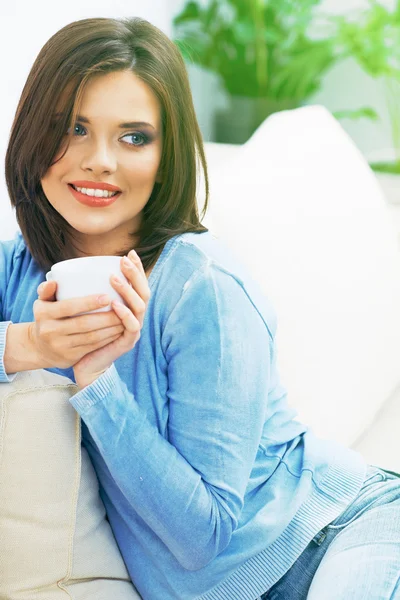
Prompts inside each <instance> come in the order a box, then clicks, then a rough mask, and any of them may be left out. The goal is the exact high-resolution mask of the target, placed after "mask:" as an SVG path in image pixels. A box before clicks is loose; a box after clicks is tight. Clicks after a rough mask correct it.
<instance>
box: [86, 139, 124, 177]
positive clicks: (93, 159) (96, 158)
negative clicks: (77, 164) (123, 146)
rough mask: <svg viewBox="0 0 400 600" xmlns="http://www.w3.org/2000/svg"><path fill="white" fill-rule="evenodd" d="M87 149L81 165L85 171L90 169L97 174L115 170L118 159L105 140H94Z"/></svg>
mask: <svg viewBox="0 0 400 600" xmlns="http://www.w3.org/2000/svg"><path fill="white" fill-rule="evenodd" d="M85 150H86V151H85V154H84V156H83V158H82V161H81V167H82V169H83V170H84V171H89V172H91V173H94V174H96V175H100V174H102V173H114V172H115V170H116V168H117V159H116V156H115V154H114V152H113V151H112V149H111V148H110V147H109V145H108V144H107V143H106V142H105V141H98V142H93V143H92V144H90V145H88V146H87V147H86V149H85Z"/></svg>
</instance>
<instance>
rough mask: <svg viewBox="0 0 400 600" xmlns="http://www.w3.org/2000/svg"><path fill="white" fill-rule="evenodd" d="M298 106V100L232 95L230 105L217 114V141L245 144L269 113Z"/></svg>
mask: <svg viewBox="0 0 400 600" xmlns="http://www.w3.org/2000/svg"><path fill="white" fill-rule="evenodd" d="M298 106H299V102H298V101H295V100H290V99H289V100H282V101H277V100H274V99H270V98H249V97H247V96H230V98H229V107H228V108H227V109H225V110H223V111H218V112H217V113H216V115H215V137H216V139H215V141H216V142H220V143H226V144H244V143H245V142H247V140H248V139H249V138H250V137H251V135H252V134H253V133H254V132H255V130H256V129H257V127H258V126H259V125H261V123H262V122H263V121H264V120H265V119H266V118H267V117H268V116H269V115H272V114H273V113H275V112H279V111H281V110H289V109H292V108H297V107H298Z"/></svg>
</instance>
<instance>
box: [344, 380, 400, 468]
mask: <svg viewBox="0 0 400 600" xmlns="http://www.w3.org/2000/svg"><path fill="white" fill-rule="evenodd" d="M399 423H400V386H399V387H398V388H397V390H395V392H394V393H393V394H392V395H391V396H390V398H388V399H387V400H386V402H385V403H384V405H383V406H382V407H381V409H380V410H379V412H378V414H377V415H376V416H375V418H374V421H373V423H372V424H371V425H370V426H369V427H368V429H367V430H366V431H365V432H364V433H363V434H362V436H361V437H360V438H359V439H358V440H356V442H355V444H353V448H354V450H358V452H361V454H362V455H363V456H364V458H365V459H366V460H367V462H368V463H369V464H371V465H377V466H378V467H379V466H381V467H383V468H384V469H389V470H390V471H396V472H397V473H400V435H399Z"/></svg>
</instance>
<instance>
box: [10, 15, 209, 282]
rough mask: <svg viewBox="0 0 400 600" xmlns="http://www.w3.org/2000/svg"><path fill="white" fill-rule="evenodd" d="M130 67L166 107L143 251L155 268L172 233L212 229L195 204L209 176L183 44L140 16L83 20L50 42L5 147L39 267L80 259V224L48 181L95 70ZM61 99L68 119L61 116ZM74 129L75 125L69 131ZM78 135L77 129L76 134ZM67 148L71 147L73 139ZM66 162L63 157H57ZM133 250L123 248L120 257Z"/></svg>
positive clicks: (139, 234) (14, 197) (14, 194)
mask: <svg viewBox="0 0 400 600" xmlns="http://www.w3.org/2000/svg"><path fill="white" fill-rule="evenodd" d="M123 70H131V71H132V72H134V73H135V75H136V76H137V77H139V78H140V79H141V80H142V81H144V82H145V83H146V84H147V85H148V86H149V87H150V88H151V89H152V91H153V93H154V94H155V95H156V97H157V98H158V100H159V102H160V105H161V121H162V129H163V132H162V137H163V150H162V157H161V164H160V172H161V173H162V182H161V183H155V185H154V188H153V191H152V193H151V195H150V198H149V200H148V202H147V204H146V206H145V208H144V210H143V219H142V224H141V227H140V229H139V231H136V232H132V236H135V238H137V239H138V240H139V245H136V247H135V249H136V251H137V252H138V254H139V256H140V257H141V259H142V262H143V265H144V268H145V269H147V268H149V267H150V266H152V265H153V264H154V262H155V260H156V258H157V256H158V254H159V252H160V251H161V250H162V248H163V246H164V244H165V243H166V241H168V239H169V238H171V237H172V236H174V235H177V234H180V233H183V232H187V231H192V232H202V231H207V229H206V227H204V226H203V225H202V224H201V222H200V217H199V214H198V208H197V202H196V187H197V169H198V166H199V164H200V163H201V167H202V169H203V172H204V177H205V191H206V197H205V203H204V207H203V211H202V214H201V218H204V214H205V212H206V210H207V205H208V177H207V166H206V160H205V155H204V148H203V142H202V136H201V133H200V130H199V126H198V123H197V119H196V116H195V111H194V107H193V101H192V95H191V91H190V86H189V81H188V76H187V71H186V67H185V64H184V62H183V59H182V56H181V54H180V52H179V50H178V49H177V47H176V46H175V44H174V43H173V42H172V41H171V40H170V39H169V38H168V37H167V36H166V35H165V34H164V33H162V31H160V30H159V29H158V28H157V27H155V26H154V25H152V24H151V23H149V22H148V21H145V20H143V19H139V18H131V19H104V18H98V19H83V20H81V21H75V22H73V23H70V24H69V25H67V26H66V27H63V28H62V29H61V30H60V31H58V32H57V33H56V34H54V35H53V36H52V37H51V38H50V39H49V41H48V42H47V43H46V44H45V45H44V46H43V48H42V50H41V51H40V53H39V55H38V57H37V58H36V60H35V62H34V64H33V67H32V69H31V71H30V73H29V75H28V79H27V81H26V84H25V86H24V89H23V91H22V95H21V98H20V101H19V104H18V107H17V111H16V115H15V119H14V123H13V125H12V129H11V135H10V140H9V144H8V148H7V153H6V182H7V187H8V192H9V195H10V199H11V204H12V205H13V206H14V207H15V208H16V218H17V221H18V225H19V227H20V229H21V232H22V235H23V237H24V239H25V241H26V244H27V246H28V248H29V250H30V252H31V254H32V256H33V257H34V258H35V260H36V261H37V262H38V264H39V265H40V267H41V268H42V269H44V270H47V269H48V268H49V267H50V266H51V265H52V264H54V263H55V262H58V261H60V260H65V259H67V258H71V256H73V232H74V230H73V228H72V227H71V226H70V225H69V224H68V223H67V222H66V220H65V219H64V218H63V217H62V216H61V215H60V214H59V213H58V212H57V211H56V210H55V209H54V208H53V207H52V205H51V204H50V203H49V202H48V200H47V198H46V196H45V195H44V192H43V189H42V186H41V183H40V182H41V179H42V178H43V177H44V175H45V173H46V172H47V169H48V168H49V167H50V166H51V164H52V163H53V162H54V160H55V157H56V156H57V152H58V151H59V149H60V148H61V147H63V146H62V143H63V140H64V142H65V132H66V131H67V130H68V129H69V128H70V127H71V125H72V124H73V123H74V122H75V117H76V115H77V113H78V109H79V108H78V107H79V102H80V100H81V98H82V95H83V91H84V89H85V85H86V84H87V82H88V81H89V79H90V78H91V77H92V76H94V75H99V74H106V73H109V72H112V71H123ZM61 100H63V102H62V104H63V112H62V115H61V117H60V118H59V119H58V120H56V121H54V113H55V110H56V107H57V106H58V105H59V103H60V101H61ZM71 129H72V128H71ZM70 135H71V134H70ZM67 147H68V146H67ZM57 160H58V158H57ZM126 252H127V249H126V248H121V252H120V254H121V255H123V254H124V253H126Z"/></svg>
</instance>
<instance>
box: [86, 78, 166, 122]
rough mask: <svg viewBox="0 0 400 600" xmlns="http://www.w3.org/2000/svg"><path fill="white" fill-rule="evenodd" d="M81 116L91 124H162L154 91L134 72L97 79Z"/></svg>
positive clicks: (92, 81)
mask: <svg viewBox="0 0 400 600" xmlns="http://www.w3.org/2000/svg"><path fill="white" fill-rule="evenodd" d="M78 113H79V114H80V115H82V116H84V117H86V118H88V119H89V121H90V122H93V123H96V122H99V123H101V122H104V120H105V119H107V120H109V121H110V122H111V121H114V120H115V121H116V122H118V123H119V122H121V121H148V122H150V123H152V124H153V125H154V126H155V127H156V128H158V127H159V126H160V122H161V107H160V103H159V101H158V98H157V97H156V95H155V94H154V92H153V91H152V89H151V88H150V87H149V86H148V85H147V84H146V83H145V82H144V81H142V80H141V79H139V77H137V76H136V75H135V74H134V73H132V72H131V71H118V72H113V73H107V74H105V75H96V76H94V77H92V78H91V79H90V80H89V81H88V83H87V84H86V87H85V90H84V92H83V96H82V100H81V102H80V106H79V107H78Z"/></svg>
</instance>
